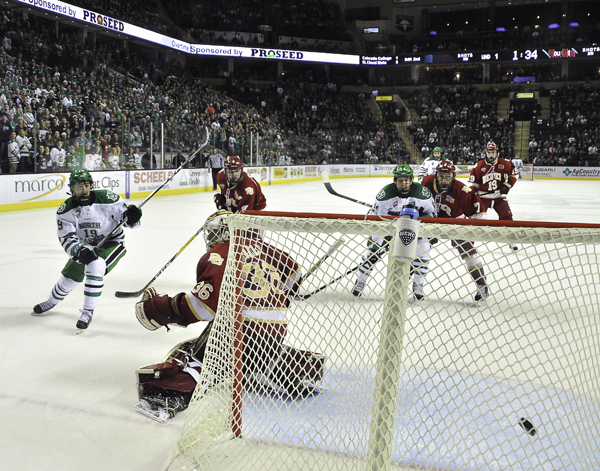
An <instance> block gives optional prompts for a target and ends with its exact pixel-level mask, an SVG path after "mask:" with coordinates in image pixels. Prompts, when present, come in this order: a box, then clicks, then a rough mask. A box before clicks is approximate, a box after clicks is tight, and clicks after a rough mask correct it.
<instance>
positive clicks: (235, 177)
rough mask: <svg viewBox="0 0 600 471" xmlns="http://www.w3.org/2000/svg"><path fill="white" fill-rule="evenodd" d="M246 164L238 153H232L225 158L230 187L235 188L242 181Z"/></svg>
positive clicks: (226, 174) (226, 175)
mask: <svg viewBox="0 0 600 471" xmlns="http://www.w3.org/2000/svg"><path fill="white" fill-rule="evenodd" d="M243 168H244V164H243V162H242V160H241V159H240V158H239V157H238V156H237V155H230V156H228V157H227V158H226V159H225V178H226V179H227V185H228V186H229V188H235V187H236V186H237V184H238V183H240V182H241V181H242V178H243V177H242V172H243V170H242V169H243Z"/></svg>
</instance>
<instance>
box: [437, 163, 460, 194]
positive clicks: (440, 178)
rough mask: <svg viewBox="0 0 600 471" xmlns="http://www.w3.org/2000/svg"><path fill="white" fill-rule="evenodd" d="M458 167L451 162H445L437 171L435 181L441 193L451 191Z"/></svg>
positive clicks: (440, 164) (439, 165)
mask: <svg viewBox="0 0 600 471" xmlns="http://www.w3.org/2000/svg"><path fill="white" fill-rule="evenodd" d="M455 176H456V167H455V166H454V164H453V163H452V162H451V161H449V160H443V161H442V162H440V163H439V164H438V166H437V167H436V169H435V181H436V183H437V187H438V189H439V190H440V191H441V192H444V191H450V190H451V189H452V185H454V177H455Z"/></svg>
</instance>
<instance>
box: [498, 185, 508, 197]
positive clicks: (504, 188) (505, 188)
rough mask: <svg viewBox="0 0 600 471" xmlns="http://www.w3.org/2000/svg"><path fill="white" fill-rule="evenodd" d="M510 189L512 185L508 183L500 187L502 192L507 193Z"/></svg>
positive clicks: (502, 193)
mask: <svg viewBox="0 0 600 471" xmlns="http://www.w3.org/2000/svg"><path fill="white" fill-rule="evenodd" d="M509 191H510V187H509V186H508V185H502V186H501V187H500V194H501V195H506V194H507V193H508V192H509Z"/></svg>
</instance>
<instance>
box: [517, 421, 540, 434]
mask: <svg viewBox="0 0 600 471" xmlns="http://www.w3.org/2000/svg"><path fill="white" fill-rule="evenodd" d="M519 425H520V426H521V428H522V429H523V430H525V432H527V433H528V434H529V435H531V436H532V437H535V436H536V434H537V429H536V428H535V427H534V426H533V424H532V423H531V422H530V421H529V420H527V419H526V418H525V417H521V418H520V419H519Z"/></svg>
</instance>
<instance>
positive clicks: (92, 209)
mask: <svg viewBox="0 0 600 471" xmlns="http://www.w3.org/2000/svg"><path fill="white" fill-rule="evenodd" d="M92 195H93V196H92V198H93V199H92V204H89V205H86V206H81V205H80V204H79V203H78V202H77V200H76V199H75V198H73V197H71V198H69V199H67V200H66V201H65V202H64V203H63V204H61V205H60V207H59V208H58V210H57V212H56V224H57V226H58V232H57V234H58V240H59V241H60V243H61V245H62V246H63V249H64V250H65V252H67V254H68V255H69V257H75V256H76V255H77V254H78V253H79V251H80V250H81V249H82V248H83V247H85V246H87V247H95V246H96V245H98V243H99V242H100V241H101V240H102V239H104V238H105V237H106V236H108V235H109V234H110V233H111V231H112V230H113V229H114V228H115V227H117V226H118V225H119V223H120V222H121V219H122V215H123V213H124V212H125V210H126V209H127V205H126V204H125V201H123V199H122V198H121V197H120V196H119V195H117V194H115V193H113V192H112V191H108V190H95V191H92ZM138 224H139V223H138ZM136 225H137V224H136ZM110 240H111V241H114V242H123V240H124V231H123V228H121V229H120V230H118V231H117V232H116V233H115V234H114V235H113V236H112V237H111V239H110Z"/></svg>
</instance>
